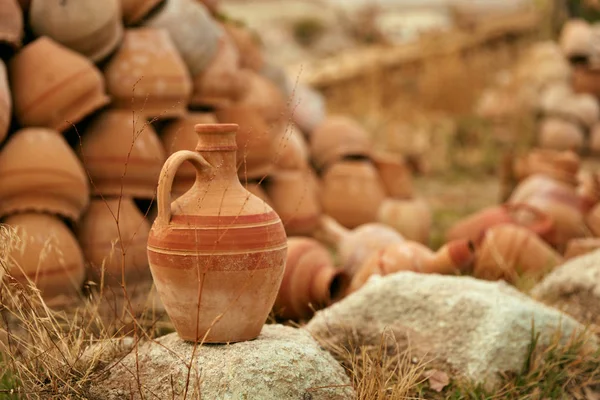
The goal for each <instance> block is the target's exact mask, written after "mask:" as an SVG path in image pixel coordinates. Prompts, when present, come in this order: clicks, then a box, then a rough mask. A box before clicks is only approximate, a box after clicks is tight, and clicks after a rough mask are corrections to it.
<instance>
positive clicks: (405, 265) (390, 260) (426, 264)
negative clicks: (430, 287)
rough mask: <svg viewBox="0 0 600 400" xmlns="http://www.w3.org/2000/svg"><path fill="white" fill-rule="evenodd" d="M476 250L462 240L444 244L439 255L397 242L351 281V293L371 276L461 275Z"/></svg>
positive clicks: (415, 244)
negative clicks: (411, 273)
mask: <svg viewBox="0 0 600 400" xmlns="http://www.w3.org/2000/svg"><path fill="white" fill-rule="evenodd" d="M474 259H475V247H474V246H473V243H471V242H470V241H468V240H464V239H459V240H455V241H452V242H450V243H447V244H445V245H444V246H443V247H442V248H441V249H439V250H438V251H437V252H433V251H432V250H431V249H429V248H428V247H426V246H425V245H423V244H421V243H417V242H412V241H405V242H401V243H394V244H391V245H389V246H386V247H384V248H383V249H381V250H379V251H376V252H375V253H373V254H372V255H371V256H370V257H369V258H368V259H367V260H366V261H365V263H364V264H363V265H362V266H361V267H360V269H359V270H358V272H357V273H356V275H354V277H353V279H352V283H351V285H350V288H349V290H348V292H349V293H352V292H355V291H357V290H358V289H360V288H361V287H362V286H363V285H364V284H365V283H366V282H367V280H368V279H369V278H370V277H371V276H372V275H381V276H385V275H389V274H393V273H396V272H400V271H412V272H418V273H423V274H443V275H452V274H459V273H461V272H463V271H465V270H466V269H467V268H468V267H470V266H471V263H472V262H473V260H474Z"/></svg>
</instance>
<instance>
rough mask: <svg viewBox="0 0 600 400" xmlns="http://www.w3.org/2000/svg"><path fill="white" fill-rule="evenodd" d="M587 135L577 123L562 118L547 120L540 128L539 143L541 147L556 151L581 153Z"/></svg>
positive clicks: (549, 118)
mask: <svg viewBox="0 0 600 400" xmlns="http://www.w3.org/2000/svg"><path fill="white" fill-rule="evenodd" d="M584 141H585V135H584V132H583V129H582V128H581V127H580V126H579V125H578V124H576V123H573V122H570V121H567V120H564V119H562V118H556V117H548V118H545V119H544V120H543V121H542V123H541V124H540V127H539V132H538V142H539V145H540V147H542V148H545V149H554V150H572V151H575V152H579V151H581V149H582V148H583V142H584Z"/></svg>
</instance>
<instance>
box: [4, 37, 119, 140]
mask: <svg viewBox="0 0 600 400" xmlns="http://www.w3.org/2000/svg"><path fill="white" fill-rule="evenodd" d="M8 72H9V80H10V84H11V88H12V93H13V101H14V108H15V114H16V117H17V120H18V121H19V123H20V124H21V125H22V126H39V127H47V128H51V129H56V130H57V131H59V132H62V131H64V130H66V129H67V128H70V127H71V126H72V124H76V123H77V122H79V121H81V120H82V119H83V118H84V117H87V116H88V115H90V114H92V113H93V112H95V111H97V110H98V109H100V108H102V107H104V106H105V105H107V104H108V103H109V102H110V98H109V97H108V96H107V95H106V93H105V86H104V79H103V78H102V74H101V73H100V71H99V70H98V69H97V68H96V66H94V64H92V63H91V61H89V60H88V59H87V58H85V57H84V56H82V55H80V54H79V53H76V52H75V51H73V50H70V49H68V48H67V47H65V46H63V45H61V44H59V43H57V42H55V41H54V40H52V39H50V38H49V37H47V36H42V37H40V38H38V39H36V40H34V41H33V42H31V43H29V44H28V45H27V46H25V47H24V48H23V50H21V51H20V52H19V53H17V54H16V55H15V56H14V57H13V58H12V59H11V60H10V62H9V64H8Z"/></svg>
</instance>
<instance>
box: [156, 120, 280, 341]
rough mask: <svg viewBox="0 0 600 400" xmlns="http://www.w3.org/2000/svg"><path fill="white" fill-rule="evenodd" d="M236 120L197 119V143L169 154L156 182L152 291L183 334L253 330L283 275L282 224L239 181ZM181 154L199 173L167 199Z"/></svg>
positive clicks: (223, 335) (226, 337)
mask: <svg viewBox="0 0 600 400" xmlns="http://www.w3.org/2000/svg"><path fill="white" fill-rule="evenodd" d="M237 128H238V126H237V125H235V124H203V125H196V127H195V130H196V132H197V133H198V136H199V140H198V145H197V147H196V150H195V151H185V150H182V151H179V152H177V153H175V154H172V155H171V156H170V157H169V158H168V159H167V161H166V163H165V164H164V166H163V169H162V172H161V177H160V179H159V182H158V196H157V204H158V216H157V217H156V220H155V221H154V224H153V225H152V229H151V231H150V236H149V238H148V257H149V261H150V269H151V272H152V276H153V278H154V282H155V284H156V288H157V291H158V294H159V295H160V298H161V300H162V302H163V304H164V306H165V310H166V311H167V314H168V315H169V317H170V318H171V321H172V322H173V325H174V326H175V329H176V330H177V332H178V334H179V336H180V337H181V338H182V339H184V340H189V341H200V342H204V343H226V342H239V341H245V340H251V339H254V338H256V337H257V336H258V335H259V333H260V331H261V329H262V327H263V325H264V323H265V321H266V319H267V316H268V314H269V312H270V311H271V308H272V307H273V304H274V302H275V298H276V297H277V292H278V291H279V286H280V284H281V280H282V278H283V273H284V269H285V260H286V253H287V242H286V235H285V230H284V227H283V224H282V223H281V220H280V219H279V216H278V215H277V214H276V213H275V211H273V210H272V209H271V208H270V207H269V206H268V205H267V204H265V202H264V201H262V200H260V199H259V198H257V197H256V196H254V195H252V194H251V193H250V192H248V191H247V190H246V189H244V187H243V186H242V184H241V183H240V181H239V178H238V176H237V173H236V150H237V145H236V140H235V133H236V130H237ZM186 161H189V162H191V163H192V164H193V165H194V167H195V168H196V169H197V171H198V179H197V181H196V183H195V184H194V186H193V187H192V188H191V189H190V190H189V191H188V192H186V193H185V194H183V195H182V196H181V197H179V198H178V199H177V200H175V201H174V202H173V203H171V194H170V192H171V186H172V184H173V179H174V178H175V174H176V173H177V170H178V168H179V167H180V166H181V165H182V164H183V163H184V162H186Z"/></svg>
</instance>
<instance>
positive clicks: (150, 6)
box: [121, 0, 164, 25]
mask: <svg viewBox="0 0 600 400" xmlns="http://www.w3.org/2000/svg"><path fill="white" fill-rule="evenodd" d="M163 1H164V0H121V15H122V16H123V20H124V21H125V24H126V25H135V24H137V23H138V22H140V21H142V20H143V19H144V17H146V16H147V15H148V14H149V13H150V12H152V10H154V9H156V8H157V7H158V6H159V5H160V4H161V3H162V2H163Z"/></svg>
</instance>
